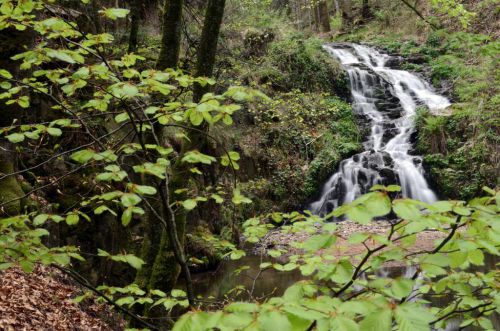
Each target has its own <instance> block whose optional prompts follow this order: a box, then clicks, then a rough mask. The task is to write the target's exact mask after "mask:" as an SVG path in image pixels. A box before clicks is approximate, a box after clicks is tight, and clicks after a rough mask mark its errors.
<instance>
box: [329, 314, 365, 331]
mask: <svg viewBox="0 0 500 331" xmlns="http://www.w3.org/2000/svg"><path fill="white" fill-rule="evenodd" d="M330 327H331V329H332V330H336V331H337V330H338V331H358V330H359V326H358V324H357V323H356V322H354V321H353V320H352V319H350V318H346V317H342V316H337V317H335V319H333V320H331V321H330Z"/></svg>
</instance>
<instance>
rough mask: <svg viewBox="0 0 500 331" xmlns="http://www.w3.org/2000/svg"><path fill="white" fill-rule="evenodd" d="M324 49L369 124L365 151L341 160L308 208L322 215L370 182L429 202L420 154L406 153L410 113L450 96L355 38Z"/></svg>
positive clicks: (409, 147)
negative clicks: (335, 60)
mask: <svg viewBox="0 0 500 331" xmlns="http://www.w3.org/2000/svg"><path fill="white" fill-rule="evenodd" d="M325 49H326V50H327V51H328V52H330V54H332V56H335V57H336V58H338V59H339V60H340V61H341V63H342V65H343V66H344V69H345V70H346V72H347V75H348V77H349V82H350V87H351V93H352V100H353V109H354V111H355V112H356V113H357V114H358V115H359V116H360V117H361V118H362V119H363V120H362V123H363V125H366V126H368V127H369V130H368V131H369V132H370V133H369V134H368V138H367V140H366V141H365V142H364V148H365V151H364V152H362V153H360V154H357V155H354V156H353V157H351V158H350V159H346V160H344V161H342V162H341V164H340V167H339V170H338V172H337V173H335V174H334V175H333V176H332V177H330V179H329V180H328V182H327V183H326V184H325V185H324V188H323V191H322V194H321V199H320V200H318V201H316V202H314V203H312V204H311V205H310V209H311V210H312V211H313V212H314V213H316V214H319V215H326V214H328V213H330V212H331V211H332V210H333V209H334V208H336V207H338V206H339V205H341V204H343V203H348V202H351V201H353V200H354V199H355V198H357V197H358V196H359V195H361V194H364V193H366V192H368V191H369V189H370V188H371V187H372V186H373V185H375V184H382V185H390V184H398V185H401V187H402V194H403V196H405V197H410V198H414V199H418V200H421V201H425V202H432V201H434V200H435V199H436V196H435V195H434V193H433V192H432V190H431V189H430V188H429V185H428V184H427V181H426V179H425V177H424V170H423V168H422V162H421V158H420V157H419V156H414V155H411V154H412V151H413V141H412V136H413V133H414V129H413V115H414V114H415V111H416V108H417V107H418V106H421V105H424V106H426V107H428V108H429V109H443V108H446V107H448V106H449V101H448V100H447V99H446V98H444V97H442V96H439V95H437V94H435V93H434V92H433V91H432V87H430V86H429V85H428V84H427V83H425V82H424V81H422V80H421V79H420V78H418V77H417V76H415V75H413V74H411V73H409V72H406V71H402V70H397V69H393V68H397V67H399V65H400V63H401V61H402V60H401V58H399V57H391V56H389V55H386V54H382V53H380V52H378V51H377V50H375V49H372V48H369V47H365V46H361V45H355V44H346V43H342V44H333V45H329V46H325Z"/></svg>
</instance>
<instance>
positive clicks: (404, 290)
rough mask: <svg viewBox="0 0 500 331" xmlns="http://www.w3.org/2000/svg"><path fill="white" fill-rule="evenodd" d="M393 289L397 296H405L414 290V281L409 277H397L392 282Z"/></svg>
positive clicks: (398, 297)
mask: <svg viewBox="0 0 500 331" xmlns="http://www.w3.org/2000/svg"><path fill="white" fill-rule="evenodd" d="M391 290H392V294H393V295H394V297H395V298H397V299H402V298H405V297H407V296H408V295H410V293H411V291H412V290H413V281H412V280H411V279H408V278H397V279H395V280H394V281H393V282H392V287H391Z"/></svg>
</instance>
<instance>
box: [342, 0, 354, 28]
mask: <svg viewBox="0 0 500 331" xmlns="http://www.w3.org/2000/svg"><path fill="white" fill-rule="evenodd" d="M339 6H340V11H341V12H342V30H344V31H346V30H349V28H350V27H351V26H352V24H353V21H352V20H353V16H352V6H351V1H350V0H339Z"/></svg>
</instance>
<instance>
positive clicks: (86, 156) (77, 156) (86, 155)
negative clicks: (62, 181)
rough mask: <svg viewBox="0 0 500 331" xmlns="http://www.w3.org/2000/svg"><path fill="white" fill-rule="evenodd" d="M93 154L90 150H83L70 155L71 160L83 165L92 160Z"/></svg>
mask: <svg viewBox="0 0 500 331" xmlns="http://www.w3.org/2000/svg"><path fill="white" fill-rule="evenodd" d="M94 155H95V152H94V151H93V150H91V149H84V150H81V151H78V152H75V153H73V154H71V157H70V158H71V159H72V160H73V161H76V162H78V163H82V164H85V163H87V162H88V161H90V160H91V159H92V158H94Z"/></svg>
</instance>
